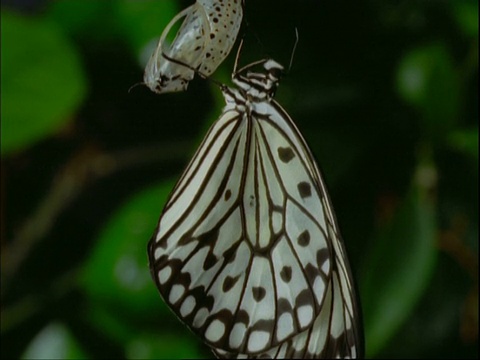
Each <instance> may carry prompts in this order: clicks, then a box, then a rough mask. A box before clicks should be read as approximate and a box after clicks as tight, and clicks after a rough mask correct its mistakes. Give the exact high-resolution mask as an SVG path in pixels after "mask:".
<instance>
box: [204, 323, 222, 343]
mask: <svg viewBox="0 0 480 360" xmlns="http://www.w3.org/2000/svg"><path fill="white" fill-rule="evenodd" d="M224 333H225V324H224V323H222V322H221V321H220V320H217V319H215V320H213V321H212V322H211V323H210V325H209V326H208V328H207V331H205V338H207V339H208V340H209V341H211V342H216V341H218V340H220V339H221V338H222V336H223V334H224Z"/></svg>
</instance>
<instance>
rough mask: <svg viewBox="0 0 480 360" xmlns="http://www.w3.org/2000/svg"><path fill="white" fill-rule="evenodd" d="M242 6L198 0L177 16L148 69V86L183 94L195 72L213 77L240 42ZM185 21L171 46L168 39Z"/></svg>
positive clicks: (234, 0) (236, 1) (227, 0)
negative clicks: (173, 30)
mask: <svg viewBox="0 0 480 360" xmlns="http://www.w3.org/2000/svg"><path fill="white" fill-rule="evenodd" d="M243 2H244V0H197V1H196V2H195V3H194V4H193V5H191V6H189V7H188V8H186V9H184V10H183V11H181V12H180V13H179V14H178V15H176V16H175V17H174V18H173V19H172V21H170V23H169V24H168V25H167V27H166V28H165V30H164V31H163V33H162V36H161V37H160V40H159V42H158V45H157V48H156V49H155V51H154V53H153V54H152V56H151V57H150V60H149V61H148V63H147V66H146V67H145V73H144V77H143V81H144V83H145V85H147V86H148V87H149V88H150V90H152V91H154V92H156V93H159V94H162V93H167V92H176V91H184V90H186V89H187V86H188V83H189V81H190V80H192V79H193V77H194V74H195V70H197V71H199V72H200V73H201V74H202V75H204V76H209V75H211V74H212V73H213V72H214V71H215V70H216V69H217V68H218V66H219V65H220V64H221V63H222V62H223V60H225V58H226V57H227V56H228V54H229V53H230V50H231V49H232V47H233V44H234V43H235V40H236V39H237V35H238V31H239V30H240V26H241V24H242V18H243ZM183 18H184V20H183V23H182V25H181V27H180V29H179V30H178V32H177V34H176V36H175V39H174V40H173V42H172V44H171V45H168V44H167V41H166V37H167V35H168V34H169V33H170V31H171V29H172V27H173V26H174V25H175V24H176V23H177V22H178V21H180V20H181V19H183ZM165 55H167V56H168V58H167V57H166V56H165ZM182 64H188V65H189V67H186V66H184V65H182ZM194 69H195V70H194Z"/></svg>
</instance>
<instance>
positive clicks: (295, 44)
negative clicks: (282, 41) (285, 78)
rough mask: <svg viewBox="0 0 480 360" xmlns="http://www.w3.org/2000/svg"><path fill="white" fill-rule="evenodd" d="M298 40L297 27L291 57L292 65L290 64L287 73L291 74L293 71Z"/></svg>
mask: <svg viewBox="0 0 480 360" xmlns="http://www.w3.org/2000/svg"><path fill="white" fill-rule="evenodd" d="M298 39H299V36H298V29H297V27H295V43H294V44H293V49H292V55H290V63H289V64H288V70H287V73H289V72H290V70H291V69H292V65H293V58H294V56H295V51H296V50H297V45H298Z"/></svg>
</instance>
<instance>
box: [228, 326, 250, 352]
mask: <svg viewBox="0 0 480 360" xmlns="http://www.w3.org/2000/svg"><path fill="white" fill-rule="evenodd" d="M246 331H247V327H246V326H245V324H243V323H236V324H235V325H234V326H233V328H232V331H231V332H230V338H229V342H230V347H232V348H234V349H238V348H239V347H240V345H242V341H243V338H244V336H245V332H246Z"/></svg>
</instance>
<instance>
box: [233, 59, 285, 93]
mask: <svg viewBox="0 0 480 360" xmlns="http://www.w3.org/2000/svg"><path fill="white" fill-rule="evenodd" d="M260 64H262V65H263V69H264V71H263V72H252V71H250V69H251V68H253V67H254V66H256V65H260ZM283 74H284V67H283V66H282V65H280V64H279V63H278V62H276V61H275V60H272V59H267V60H261V61H260V62H256V63H253V64H250V65H247V66H245V67H244V68H243V69H241V70H240V71H238V72H237V73H235V74H234V75H233V82H234V83H235V84H236V85H237V86H238V87H239V88H240V89H242V90H243V91H244V92H245V93H246V94H247V95H248V96H249V97H253V98H256V99H271V98H273V96H274V95H275V91H276V90H277V87H278V82H279V81H280V78H281V77H282V75H283Z"/></svg>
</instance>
